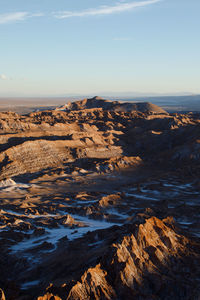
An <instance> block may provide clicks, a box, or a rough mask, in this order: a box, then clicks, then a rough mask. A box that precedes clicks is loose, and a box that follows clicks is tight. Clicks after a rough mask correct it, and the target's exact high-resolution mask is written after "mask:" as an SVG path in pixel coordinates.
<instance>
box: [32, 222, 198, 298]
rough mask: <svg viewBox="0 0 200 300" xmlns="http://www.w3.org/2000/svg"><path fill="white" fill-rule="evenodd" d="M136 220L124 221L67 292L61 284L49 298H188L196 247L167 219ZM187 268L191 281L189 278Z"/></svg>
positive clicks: (191, 291) (195, 269) (191, 290)
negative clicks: (94, 260)
mask: <svg viewBox="0 0 200 300" xmlns="http://www.w3.org/2000/svg"><path fill="white" fill-rule="evenodd" d="M140 222H141V220H140V221H139V219H138V220H135V223H134V224H129V225H126V226H125V227H124V228H123V231H122V232H121V236H120V237H118V238H117V239H116V241H115V242H114V243H113V244H112V245H110V246H109V247H108V249H107V251H106V252H105V253H104V255H103V257H102V258H100V260H99V263H98V264H97V265H96V266H94V267H92V268H89V269H88V270H86V271H85V273H84V274H83V275H82V276H81V278H80V280H79V281H77V283H75V284H74V285H73V287H72V288H71V289H70V290H68V291H67V287H66V285H64V286H63V287H60V288H59V289H58V288H57V293H58V295H59V296H58V295H57V294H55V296H58V297H61V299H74V300H75V299H147V298H148V299H170V298H171V299H181V298H182V299H189V297H191V296H192V295H194V294H195V293H197V292H198V290H195V279H194V277H195V275H194V274H196V275H197V273H198V272H199V267H198V266H197V265H195V264H197V263H198V262H199V253H198V249H199V248H198V247H197V245H196V246H195V244H194V245H193V248H192V249H191V241H190V240H188V239H187V238H186V237H184V236H182V235H180V234H178V233H176V231H175V230H174V225H173V222H172V220H171V219H169V218H168V219H165V220H163V221H161V220H159V219H158V218H156V217H151V218H149V219H146V220H145V221H144V222H142V223H141V224H140ZM195 247H197V248H196V249H195ZM192 270H193V276H194V277H193V279H191V278H189V274H190V272H191V271H192ZM183 274H184V275H183ZM184 276H186V277H187V278H188V279H187V281H185V280H184ZM193 280H194V281H193ZM196 280H197V278H196ZM72 284H73V283H72ZM70 285H71V284H70ZM54 291H56V288H55V287H54V286H50V287H49V288H48V289H47V294H46V295H45V296H41V297H39V298H38V300H39V299H40V300H43V299H48V298H47V297H48V296H49V295H52V296H54ZM196 295H197V294H196ZM58 299H59V298H58Z"/></svg>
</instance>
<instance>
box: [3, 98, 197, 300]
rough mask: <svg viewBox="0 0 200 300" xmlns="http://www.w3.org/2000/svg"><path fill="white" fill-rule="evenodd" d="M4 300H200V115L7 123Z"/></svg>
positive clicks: (75, 109)
mask: <svg viewBox="0 0 200 300" xmlns="http://www.w3.org/2000/svg"><path fill="white" fill-rule="evenodd" d="M0 133H1V135H0V168H1V173H0V265H1V272H0V299H1V300H3V299H8V300H11V299H12V300H30V299H37V300H50V299H51V300H53V299H55V300H60V299H61V300H65V299H74V300H76V299H80V300H82V299H83V300H86V299H99V300H100V299H120V300H121V299H123V300H124V299H136V300H153V299H155V300H161V299H162V300H168V299H170V300H171V299H173V300H176V299H177V300H179V299H180V300H182V299H183V300H198V299H199V297H200V251H199V250H200V113H185V114H181V113H174V114H169V113H167V112H166V111H165V110H163V109H162V108H160V107H158V106H156V105H154V104H151V103H138V104H137V103H124V102H123V103H121V102H117V101H113V102H112V101H106V100H103V99H101V98H98V97H95V98H92V99H84V100H82V101H77V102H73V103H68V104H67V105H62V106H60V107H56V108H55V107H51V109H48V110H44V111H37V112H30V113H28V114H26V115H24V114H21V115H19V114H17V113H16V112H1V113H0Z"/></svg>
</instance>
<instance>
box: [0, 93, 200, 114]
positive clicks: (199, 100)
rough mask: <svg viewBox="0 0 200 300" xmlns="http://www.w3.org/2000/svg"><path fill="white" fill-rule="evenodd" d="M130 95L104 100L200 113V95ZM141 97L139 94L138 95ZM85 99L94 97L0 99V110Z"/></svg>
mask: <svg viewBox="0 0 200 300" xmlns="http://www.w3.org/2000/svg"><path fill="white" fill-rule="evenodd" d="M128 94H129V93H125V94H124V95H119V96H109V95H106V94H104V95H102V94H101V97H102V98H104V99H110V100H115V101H120V102H122V103H123V102H131V103H133V102H135V103H138V102H151V103H153V104H155V105H158V106H160V107H161V108H162V109H164V110H166V111H168V112H189V111H193V112H195V111H200V95H182V96H177V95H176V96H163V95H161V96H158V95H156V96H128ZM138 95H139V94H138ZM83 98H92V96H91V95H90V96H88V95H87V96H75V95H74V96H65V97H64V96H63V97H27V98H24V97H21V98H20V97H17V98H15V97H10V98H6V97H0V110H1V111H2V110H14V111H17V112H19V109H16V107H19V106H20V107H21V108H20V110H23V109H22V107H26V106H27V112H28V111H32V110H35V109H41V108H42V109H45V108H48V107H49V106H55V107H57V106H58V105H63V104H64V103H68V102H73V101H76V100H79V99H83Z"/></svg>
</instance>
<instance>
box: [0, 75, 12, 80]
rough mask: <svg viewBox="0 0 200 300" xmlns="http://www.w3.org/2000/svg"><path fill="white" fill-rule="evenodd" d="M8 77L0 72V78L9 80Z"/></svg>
mask: <svg viewBox="0 0 200 300" xmlns="http://www.w3.org/2000/svg"><path fill="white" fill-rule="evenodd" d="M9 79H10V78H9V77H8V76H7V75H5V74H0V80H9Z"/></svg>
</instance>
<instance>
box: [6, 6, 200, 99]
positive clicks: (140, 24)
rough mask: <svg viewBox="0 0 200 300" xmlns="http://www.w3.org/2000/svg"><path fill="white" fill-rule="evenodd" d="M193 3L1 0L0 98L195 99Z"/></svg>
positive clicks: (198, 73) (198, 89) (198, 58)
mask: <svg viewBox="0 0 200 300" xmlns="http://www.w3.org/2000/svg"><path fill="white" fill-rule="evenodd" d="M199 12H200V0H135V1H132V0H121V1H120V0H118V1H115V0H73V1H72V0H33V1H31V0H0V97H10V96H12V97H13V96H17V97H19V96H20V97H21V96H26V97H27V96H30V97H32V96H67V95H79V94H80V95H84V94H94V95H102V94H106V93H107V94H109V93H110V94H113V95H117V94H118V93H121V94H123V93H124V94H128V93H129V94H131V93H133V94H134V93H136V94H137V93H138V94H141V95H143V94H147V95H151V94H179V93H180V94H181V93H183V94H184V93H191V94H200V18H199Z"/></svg>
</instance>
